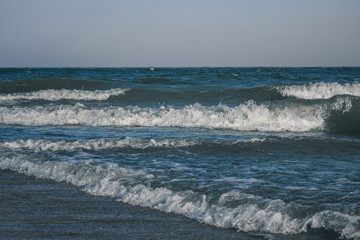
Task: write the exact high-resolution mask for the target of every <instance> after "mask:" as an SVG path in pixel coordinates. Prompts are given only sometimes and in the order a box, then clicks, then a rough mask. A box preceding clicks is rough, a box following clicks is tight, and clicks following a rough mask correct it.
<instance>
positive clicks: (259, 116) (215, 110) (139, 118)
mask: <svg viewBox="0 0 360 240" xmlns="http://www.w3.org/2000/svg"><path fill="white" fill-rule="evenodd" d="M353 100H354V99H353V98H352V97H334V98H333V99H330V100H323V101H320V102H307V101H305V100H304V101H303V102H301V101H288V102H283V103H272V104H259V105H257V104H256V103H255V102H253V101H248V102H247V103H244V104H240V105H238V106H236V107H228V106H225V105H217V106H211V107H207V106H202V105H200V104H194V105H188V106H185V107H183V108H175V107H171V106H168V107H165V106H162V107H160V108H140V107H137V106H129V107H124V108H123V107H103V108H87V107H86V106H84V105H83V104H80V103H77V104H75V105H60V106H53V105H50V106H36V107H24V108H21V107H0V123H1V124H12V125H23V126H64V125H84V126H115V127H139V126H140V127H184V128H207V129H232V130H239V131H273V132H277V131H293V132H306V131H312V130H326V127H327V126H330V125H331V124H330V125H329V123H328V122H327V120H328V119H329V118H330V117H332V116H333V115H334V113H339V114H338V116H337V118H336V121H337V122H339V121H340V123H337V124H336V125H337V126H338V125H339V124H341V119H342V118H341V117H342V116H343V115H344V114H345V113H351V112H352V111H353V110H352V109H353V108H354V106H353V105H354V103H355V105H356V107H355V109H358V107H357V106H358V105H359V104H358V101H357V100H356V101H353ZM324 101H325V102H324ZM339 118H340V120H339ZM354 127H355V128H357V127H358V126H357V125H355V126H354Z"/></svg>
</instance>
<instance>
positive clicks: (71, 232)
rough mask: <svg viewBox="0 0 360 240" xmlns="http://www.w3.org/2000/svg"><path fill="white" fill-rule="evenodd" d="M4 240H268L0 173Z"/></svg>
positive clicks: (0, 218)
mask: <svg viewBox="0 0 360 240" xmlns="http://www.w3.org/2000/svg"><path fill="white" fill-rule="evenodd" d="M0 182H1V183H2V184H1V185H2V186H1V189H0V238H4V239H5V238H6V239H10V238H16V239H21V238H26V239H31V238H34V239H35V238H36V239H39V238H57V239H60V238H65V239H68V238H72V239H76V238H78V239H80V238H86V239H90V238H99V239H254V240H255V239H264V237H263V236H251V235H249V234H246V233H243V232H237V231H236V230H235V229H222V228H217V227H214V226H210V225H206V224H202V223H199V222H197V221H195V220H191V219H187V218H185V217H182V216H178V215H174V214H169V213H164V212H160V211H157V210H153V209H149V208H143V207H139V206H132V205H129V204H125V203H121V202H116V201H115V200H114V199H111V198H106V197H97V196H91V195H89V194H87V193H85V192H82V191H80V190H79V189H78V188H76V187H75V186H71V185H68V184H66V183H59V182H53V181H50V180H46V179H38V178H35V177H31V176H26V175H22V174H18V173H15V172H11V171H9V170H0Z"/></svg>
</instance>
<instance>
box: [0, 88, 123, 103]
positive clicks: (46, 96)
mask: <svg viewBox="0 0 360 240" xmlns="http://www.w3.org/2000/svg"><path fill="white" fill-rule="evenodd" d="M126 91H127V89H121V88H115V89H109V90H95V91H86V90H77V89H73V90H68V89H61V90H55V89H47V90H40V91H35V92H24V93H9V94H6V95H5V94H2V95H0V102H7V101H16V100H23V101H24V100H47V101H58V100H62V99H71V100H87V101H89V100H98V101H101V100H107V99H108V98H109V97H110V96H116V95H120V94H125V92H126Z"/></svg>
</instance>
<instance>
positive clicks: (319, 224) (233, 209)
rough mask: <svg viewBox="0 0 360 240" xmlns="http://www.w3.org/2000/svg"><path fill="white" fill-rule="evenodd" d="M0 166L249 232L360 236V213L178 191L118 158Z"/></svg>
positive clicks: (15, 160)
mask: <svg viewBox="0 0 360 240" xmlns="http://www.w3.org/2000/svg"><path fill="white" fill-rule="evenodd" d="M0 168H1V169H9V170H12V171H16V172H19V173H23V174H27V175H31V176H36V177H40V178H46V179H52V180H55V181H64V182H67V183H70V184H73V185H75V186H78V187H83V189H84V190H85V191H86V192H88V193H89V194H92V195H95V196H108V197H112V198H115V199H116V200H117V201H121V202H125V203H129V204H132V205H139V206H143V207H150V208H153V209H157V210H161V211H165V212H169V213H176V214H180V215H183V216H186V217H188V218H192V219H196V220H198V221H200V222H204V223H207V224H211V225H214V226H217V227H222V228H236V229H238V230H241V231H245V232H252V231H260V232H268V233H275V234H297V233H301V232H306V231H307V230H308V228H309V227H310V228H325V229H327V230H333V231H336V232H338V233H340V234H341V236H342V237H346V238H354V239H359V238H360V231H359V222H360V217H359V216H351V215H347V214H344V213H340V212H336V211H321V212H316V213H314V214H311V215H309V216H305V217H304V216H301V215H297V214H296V212H299V211H300V212H301V208H302V206H301V205H299V204H295V203H285V202H283V201H282V200H280V199H274V200H269V199H263V198H262V197H260V196H255V195H252V194H245V193H242V192H237V191H233V192H227V193H223V194H222V195H221V196H220V197H219V198H218V200H216V199H215V200H212V201H211V202H210V200H209V197H208V196H206V195H200V194H198V193H196V192H193V191H190V190H188V191H181V192H176V191H173V190H170V189H167V188H164V187H161V188H153V187H151V186H150V185H146V184H144V182H145V183H146V182H147V181H148V180H149V179H153V178H156V176H154V175H152V174H149V173H146V172H144V171H141V170H139V171H134V170H131V169H126V168H121V167H119V166H118V165H117V164H107V165H103V166H96V165H93V164H92V163H91V161H86V162H81V163H69V162H65V161H62V162H52V161H39V160H34V161H30V160H29V159H28V158H27V159H25V158H23V157H21V156H18V157H3V158H1V159H0Z"/></svg>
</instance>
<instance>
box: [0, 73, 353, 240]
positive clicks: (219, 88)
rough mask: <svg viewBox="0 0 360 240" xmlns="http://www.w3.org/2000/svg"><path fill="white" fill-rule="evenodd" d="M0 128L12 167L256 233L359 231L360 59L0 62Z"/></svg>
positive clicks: (288, 235)
mask: <svg viewBox="0 0 360 240" xmlns="http://www.w3.org/2000/svg"><path fill="white" fill-rule="evenodd" d="M0 135H1V138H0V155H1V156H0V169H3V170H11V171H13V172H17V173H21V174H26V175H30V176H35V177H38V178H45V179H50V180H53V181H57V182H65V183H67V184H69V185H72V186H76V187H78V189H79V191H85V192H86V193H88V194H90V195H95V196H104V197H108V198H112V199H113V200H114V201H120V202H124V203H128V204H131V205H136V206H141V207H146V208H151V209H155V210H158V211H164V212H168V213H172V214H177V215H181V216H184V217H186V218H190V219H193V220H194V221H198V222H201V223H204V224H209V225H213V226H217V227H220V228H234V229H236V230H238V231H240V232H245V233H248V234H249V235H251V234H252V235H256V236H265V237H266V238H270V239H277V238H279V239H296V238H297V237H298V236H300V235H301V236H302V237H303V236H304V234H305V235H306V234H310V233H311V236H312V237H314V236H316V234H318V235H319V236H320V235H323V234H324V233H326V234H325V235H326V236H327V237H328V238H329V239H336V238H343V239H360V68H114V69H113V68H79V69H76V68H57V69H42V68H20V69H15V68H13V69H0ZM314 234H315V235H314ZM309 236H310V235H309Z"/></svg>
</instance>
